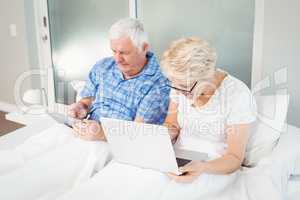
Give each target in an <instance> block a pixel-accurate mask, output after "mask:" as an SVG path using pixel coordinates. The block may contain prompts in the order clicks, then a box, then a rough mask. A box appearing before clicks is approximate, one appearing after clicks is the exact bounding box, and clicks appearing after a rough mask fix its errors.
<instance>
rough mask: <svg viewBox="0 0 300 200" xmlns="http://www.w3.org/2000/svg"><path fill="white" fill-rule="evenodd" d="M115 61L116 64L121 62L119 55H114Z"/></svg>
mask: <svg viewBox="0 0 300 200" xmlns="http://www.w3.org/2000/svg"><path fill="white" fill-rule="evenodd" d="M115 60H116V62H117V63H119V62H122V60H123V58H122V56H121V55H120V54H119V53H115Z"/></svg>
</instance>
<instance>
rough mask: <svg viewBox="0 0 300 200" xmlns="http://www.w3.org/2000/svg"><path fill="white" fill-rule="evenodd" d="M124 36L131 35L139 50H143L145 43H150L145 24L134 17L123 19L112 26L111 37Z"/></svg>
mask: <svg viewBox="0 0 300 200" xmlns="http://www.w3.org/2000/svg"><path fill="white" fill-rule="evenodd" d="M124 36H127V37H129V38H130V39H131V41H132V42H133V44H134V46H135V47H137V48H138V49H139V50H142V48H143V45H144V43H149V42H148V35H147V33H146V32H145V31H144V26H143V24H142V23H141V22H140V21H139V20H137V19H134V18H125V19H121V20H119V21H117V22H116V23H114V24H113V25H112V26H111V27H110V30H109V39H119V38H121V37H124Z"/></svg>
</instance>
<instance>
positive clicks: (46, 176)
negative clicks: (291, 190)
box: [0, 124, 293, 200]
mask: <svg viewBox="0 0 300 200" xmlns="http://www.w3.org/2000/svg"><path fill="white" fill-rule="evenodd" d="M72 131H73V130H72V129H70V128H68V127H66V126H64V125H61V124H55V125H53V126H52V127H51V128H49V129H47V130H44V131H42V132H41V133H39V134H37V135H35V136H32V137H30V138H29V139H27V140H26V141H25V142H24V143H23V144H22V145H18V146H17V147H16V148H12V149H9V148H6V149H5V150H2V151H0V185H1V186H2V185H3V186H4V187H2V188H1V190H0V199H5V200H19V199H22V200H27V199H28V200H53V199H56V198H57V197H59V196H61V195H63V194H64V193H67V194H66V195H65V196H64V199H70V200H71V199H72V200H76V199H86V198H83V197H84V196H85V197H87V195H88V196H89V197H90V198H89V199H93V198H95V199H101V200H109V199H111V200H117V199H122V200H126V199H130V200H134V199H139V200H140V199H149V200H150V199H151V200H153V197H157V198H156V199H159V197H160V195H161V194H162V193H161V191H162V190H161V189H162V188H164V187H165V186H166V185H168V184H169V183H170V181H169V179H168V178H166V176H165V175H163V174H161V173H159V172H156V171H153V170H146V169H137V168H135V167H132V166H128V165H122V164H116V163H115V164H113V165H112V166H111V167H109V168H106V169H105V170H103V171H100V172H98V173H97V174H96V175H95V176H94V177H93V178H92V180H91V181H90V180H89V178H90V176H91V175H92V173H93V171H94V170H95V169H96V168H97V167H100V168H101V167H102V166H103V165H104V164H105V163H106V162H107V161H108V160H109V158H110V155H109V149H108V146H107V144H106V143H104V142H88V141H83V140H80V139H78V138H75V137H74V136H73V133H72ZM8 160H9V161H10V162H8ZM124 166H125V167H124ZM120 168H121V169H122V170H116V169H120ZM137 171H139V173H137V174H136V172H137ZM289 173H290V169H289V166H288V165H285V164H282V163H281V162H280V161H279V160H278V159H276V155H272V156H270V157H268V158H265V159H264V160H262V161H261V162H260V163H259V165H258V166H257V167H255V168H252V169H246V168H244V169H243V170H241V171H240V172H238V176H237V177H236V178H235V181H234V182H233V183H232V184H230V185H229V186H228V187H227V188H226V190H224V191H222V192H221V193H220V194H219V195H208V196H202V197H201V199H207V200H211V199H218V200H234V199H237V200H260V199H262V200H265V199H272V200H277V199H278V200H280V199H288V198H287V197H286V196H285V195H286V190H287V188H286V187H287V185H288V184H287V183H288V178H289V175H290V174H289ZM86 180H89V181H87V182H86ZM149 180H150V182H149ZM128 181H129V182H128ZM116 183H117V184H116ZM110 184H111V187H105V186H107V185H110ZM115 184H116V185H115ZM213 184H215V185H218V184H219V183H218V179H214V182H213ZM100 186H101V187H100ZM74 187H75V189H74V190H72V191H70V189H72V188H74ZM87 191H88V193H87ZM103 191H105V193H106V194H108V196H105V198H100V197H101V195H102V194H103ZM176 191H177V190H174V192H176ZM197 191H198V190H195V191H194V193H193V195H195V193H197ZM150 193H151V194H152V196H151V195H149V194H150ZM114 195H116V196H114ZM126 195H129V197H130V198H126ZM130 195H131V196H130ZM188 195H189V194H186V195H185V197H186V198H185V199H193V198H192V197H191V198H189V196H188ZM175 196H176V195H175ZM178 196H179V195H178ZM150 197H151V198H150ZM290 198H293V197H290ZM172 200H174V199H172Z"/></svg>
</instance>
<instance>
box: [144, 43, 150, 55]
mask: <svg viewBox="0 0 300 200" xmlns="http://www.w3.org/2000/svg"><path fill="white" fill-rule="evenodd" d="M149 50H150V45H149V44H148V43H146V42H144V44H143V52H145V53H147V52H148V51H149Z"/></svg>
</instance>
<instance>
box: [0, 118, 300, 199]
mask: <svg viewBox="0 0 300 200" xmlns="http://www.w3.org/2000/svg"><path fill="white" fill-rule="evenodd" d="M45 122H46V123H45ZM55 123H56V122H55V121H53V120H51V119H49V120H48V121H41V122H40V123H38V122H37V123H34V124H31V125H28V126H26V127H24V128H21V129H18V130H15V131H13V132H11V133H9V134H7V135H5V136H2V137H0V150H6V149H11V148H14V147H16V146H18V145H19V144H22V143H23V142H24V141H25V140H26V139H27V138H30V137H32V136H34V135H36V134H38V133H40V132H41V131H42V130H44V129H47V128H48V127H51V126H53V125H54V124H55ZM282 136H283V137H281V138H280V140H279V142H278V145H277V146H276V148H275V149H274V151H273V155H272V156H271V157H273V158H275V159H277V158H282V157H284V156H285V153H286V151H287V149H290V148H289V147H290V146H297V145H295V144H300V129H299V128H297V127H294V126H291V125H288V129H287V134H283V135H282ZM291 138H295V140H294V139H292V141H291ZM298 149H299V148H298ZM298 157H300V156H298ZM296 165H297V163H295V166H294V168H295V169H292V170H293V171H295V172H297V171H298V172H299V171H300V170H298V169H296V168H299V167H300V166H296ZM298 172H297V173H298ZM299 197H300V174H299V175H297V174H294V175H292V176H291V177H290V179H289V181H288V185H287V194H286V199H285V200H298V199H299Z"/></svg>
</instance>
